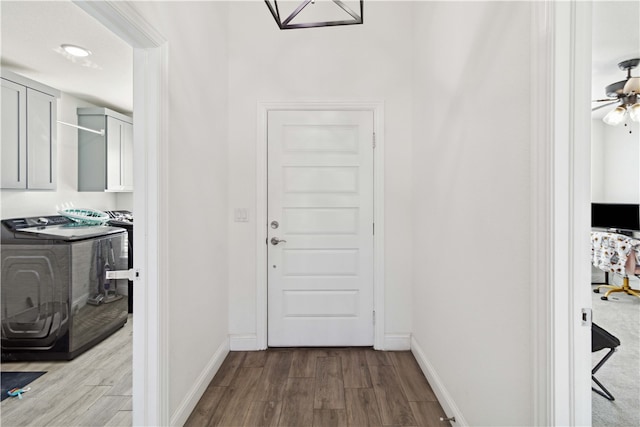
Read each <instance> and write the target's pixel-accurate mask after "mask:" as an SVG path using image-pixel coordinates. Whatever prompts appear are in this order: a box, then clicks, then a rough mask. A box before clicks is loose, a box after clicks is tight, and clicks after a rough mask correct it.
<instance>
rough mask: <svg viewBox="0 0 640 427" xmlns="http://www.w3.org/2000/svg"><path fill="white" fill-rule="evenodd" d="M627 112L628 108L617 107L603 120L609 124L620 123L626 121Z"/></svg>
mask: <svg viewBox="0 0 640 427" xmlns="http://www.w3.org/2000/svg"><path fill="white" fill-rule="evenodd" d="M626 114H627V109H626V108H624V107H621V106H618V107H616V108H615V109H614V110H611V111H609V113H607V115H606V116H604V117H603V119H602V121H603V122H605V123H606V124H608V125H609V126H616V125H619V124H620V123H622V122H623V121H624V116H625V115H626Z"/></svg>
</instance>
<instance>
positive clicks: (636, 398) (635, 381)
mask: <svg viewBox="0 0 640 427" xmlns="http://www.w3.org/2000/svg"><path fill="white" fill-rule="evenodd" d="M616 279H617V278H616ZM617 282H618V280H616V284H619V283H617ZM595 287H596V286H592V288H595ZM631 287H632V288H634V289H638V288H640V286H639V285H638V282H637V280H634V281H633V282H632V283H631ZM603 291H604V290H603ZM602 295H603V294H602V293H601V294H595V293H594V294H593V321H594V323H596V324H597V325H599V326H601V327H602V328H604V329H606V330H607V331H608V332H609V333H610V334H612V335H614V336H615V337H617V338H618V339H619V340H620V346H619V347H618V351H616V352H615V353H614V354H613V355H612V356H611V358H610V359H609V360H608V361H607V362H606V363H605V364H604V365H603V366H602V368H600V370H599V371H598V372H597V373H596V375H595V376H596V378H598V380H599V381H600V382H601V383H602V384H603V385H604V386H605V387H606V388H607V389H608V390H609V391H610V392H611V394H612V395H613V396H614V397H615V401H613V402H611V401H609V400H607V399H605V398H604V397H602V396H600V395H598V394H596V393H594V392H592V406H593V415H592V423H593V424H592V425H593V426H596V427H600V426H602V427H614V426H616V427H618V426H619V427H638V426H640V410H639V409H638V408H640V298H636V297H634V296H631V295H627V294H622V293H615V294H611V295H610V296H609V301H602V300H601V299H600V297H601V296H602ZM607 351H608V350H607V349H604V350H601V351H598V352H596V353H592V359H593V360H592V361H593V365H592V366H595V365H596V364H597V363H598V362H599V361H600V359H602V357H604V355H605V354H606V353H607ZM596 387H597V386H596Z"/></svg>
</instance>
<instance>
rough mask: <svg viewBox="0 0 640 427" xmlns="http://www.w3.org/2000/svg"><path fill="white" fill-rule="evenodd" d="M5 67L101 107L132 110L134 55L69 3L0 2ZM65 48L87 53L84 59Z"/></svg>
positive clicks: (117, 39) (122, 43)
mask: <svg viewBox="0 0 640 427" xmlns="http://www.w3.org/2000/svg"><path fill="white" fill-rule="evenodd" d="M0 12H1V25H0V28H1V31H2V39H1V40H2V50H1V52H2V67H3V68H5V69H8V70H10V71H13V72H15V73H18V74H21V75H23V76H25V77H28V78H31V79H33V80H36V81H38V82H40V83H43V84H46V85H48V86H52V87H54V88H56V89H58V90H61V91H63V92H66V93H68V94H70V95H73V96H75V97H78V98H80V99H84V100H86V101H89V102H91V103H93V104H96V105H98V106H101V107H107V108H111V109H113V110H117V111H119V112H122V113H131V112H132V111H133V78H132V76H133V74H132V73H133V50H132V49H131V47H130V46H129V45H128V44H126V43H125V42H123V41H122V40H121V39H120V38H118V37H116V36H115V35H114V34H113V33H111V32H110V31H109V30H107V29H106V28H105V27H104V26H102V25H101V24H100V23H98V22H97V21H96V20H95V19H93V18H92V17H90V16H89V15H88V14H87V13H86V12H84V11H82V10H81V9H80V8H79V7H78V6H76V5H74V4H73V3H71V2H70V1H37V2H32V1H5V0H2V1H0ZM61 44H74V45H78V46H82V47H84V48H86V49H89V50H90V51H91V52H92V54H91V55H89V56H88V57H86V58H74V57H72V56H70V55H69V54H66V53H65V52H64V51H63V50H62V49H61V48H60V45H61Z"/></svg>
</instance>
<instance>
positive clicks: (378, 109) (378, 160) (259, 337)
mask: <svg viewBox="0 0 640 427" xmlns="http://www.w3.org/2000/svg"><path fill="white" fill-rule="evenodd" d="M278 110H290V111H309V110H320V111H323V110H324V111H327V110H331V111H371V112H372V113H373V132H374V134H375V138H374V144H375V145H374V150H373V218H374V223H375V224H376V227H375V235H374V236H373V310H374V326H373V347H374V348H375V349H376V350H385V339H384V324H385V322H384V320H385V311H384V305H385V304H384V301H385V299H384V291H385V286H384V228H385V227H384V102H382V101H379V102H360V101H298V102H296V101H280V102H258V109H257V113H258V117H257V123H258V126H257V136H256V236H257V238H256V346H257V350H264V349H266V348H267V343H268V341H267V321H268V320H267V271H268V266H267V245H266V241H267V222H268V218H267V173H268V169H267V167H268V162H267V125H268V117H267V116H268V113H269V111H278Z"/></svg>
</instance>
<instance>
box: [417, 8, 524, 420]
mask: <svg viewBox="0 0 640 427" xmlns="http://www.w3.org/2000/svg"><path fill="white" fill-rule="evenodd" d="M529 8H530V6H529V4H528V3H525V2H466V3H463V2H450V3H449V2H418V3H416V4H415V10H414V14H413V15H414V30H415V49H414V55H415V61H416V62H415V68H414V76H415V77H414V85H413V94H414V111H413V129H414V138H413V191H412V198H413V230H412V231H413V236H414V240H413V256H414V262H413V274H414V277H413V296H412V301H413V304H414V309H413V327H412V331H413V338H414V354H418V353H421V354H422V355H424V360H422V362H426V363H428V365H429V366H431V368H432V369H433V373H435V375H436V377H437V378H438V379H439V380H440V381H441V382H440V385H442V387H443V388H442V390H441V391H444V394H445V395H446V396H447V397H448V398H449V399H450V400H449V402H444V404H445V405H446V404H447V403H448V404H450V405H451V406H456V407H457V409H458V410H459V413H460V414H462V415H463V417H464V419H465V421H466V423H467V424H468V425H473V426H498V425H509V426H516V425H532V424H533V415H532V402H533V399H532V398H533V394H532V375H533V371H534V367H535V366H534V364H533V361H532V349H531V341H532V336H531V335H532V329H531V325H530V319H531V310H530V305H531V304H530V295H531V290H530V288H531V286H534V285H535V284H532V283H530V280H529V278H530V267H529V264H530V260H529V251H530V249H529V248H530V245H531V236H530V234H529V229H530V223H531V218H530V210H531V206H530V197H531V170H530V158H529V151H530V149H529V144H530V138H531V137H530V135H531V132H530V126H531V109H530V103H529V99H530V95H531V93H530V92H531V90H530V87H531V81H532V76H531V75H530V70H531V64H530V55H531V53H530V51H529V46H530V42H531V40H530V35H531V33H532V31H531V25H530V15H531V11H530V9H529Z"/></svg>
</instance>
